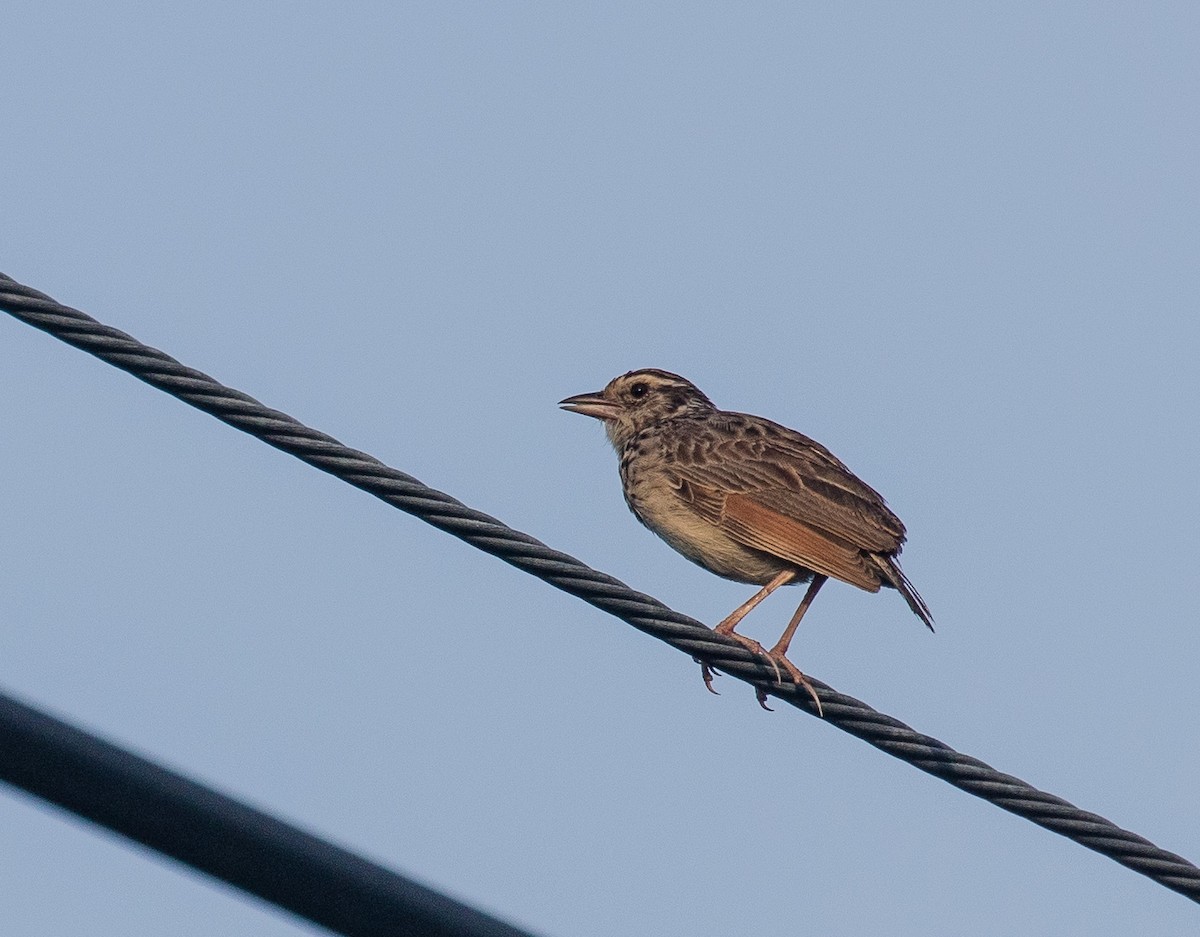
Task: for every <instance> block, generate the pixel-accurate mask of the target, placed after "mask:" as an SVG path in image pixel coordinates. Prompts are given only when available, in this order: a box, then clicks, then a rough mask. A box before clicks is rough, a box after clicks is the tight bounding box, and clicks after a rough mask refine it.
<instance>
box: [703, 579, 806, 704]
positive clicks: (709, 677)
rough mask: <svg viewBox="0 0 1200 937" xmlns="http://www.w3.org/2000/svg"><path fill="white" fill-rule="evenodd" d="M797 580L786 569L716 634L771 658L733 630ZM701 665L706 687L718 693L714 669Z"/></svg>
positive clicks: (738, 608) (741, 606)
mask: <svg viewBox="0 0 1200 937" xmlns="http://www.w3.org/2000/svg"><path fill="white" fill-rule="evenodd" d="M795 578H796V572H795V570H791V569H785V570H784V571H783V572H781V573H779V575H777V576H776V577H775V578H774V579H772V580H771V581H770V582H768V583H767V584H766V585H765V586H763V587H762V588H761V589H759V590H758V591H757V592H756V593H754V595H752V596H750V598H748V599H747V600H746V601H745V602H743V603H742V604H741V605H739V606H738V607H737V608H735V609H734V610H733V611H732V612H730V613H729V614H728V615H727V616H726V617H725V618H724V620H722V621H721V623H720V624H719V625H717V627H716V628H714V629H713V630H714V631H715V632H717V634H723V635H727V636H729V637H731V638H733V639H734V640H735V641H737V642H738V643H739V644H744V645H745V646H746V647H748V648H749V649H750V650H752V651H754V652H755V653H758V654H763V655H765V656H767V657H770V655H769V654H767V652H766V650H765V649H764V648H763V646H762V645H761V644H759V643H758V642H757V641H755V640H754V639H753V638H747V637H746V636H745V635H742V634H738V633H737V632H736V631H734V630H733V629H734V628H736V627H737V626H738V623H739V622H740V621H741V620H742V619H743V618H745V617H746V616H747V615H748V614H749V613H750V612H751V611H752V610H753V609H754V607H755V606H756V605H758V603H759V602H761V601H762V600H763V599H765V598H766V597H767V596H768V595H770V594H771V593H772V592H774V591H775V590H776V589H778V588H779V587H780V586H782V585H786V584H787V583H789V582H791V581H792V580H793V579H795ZM699 663H700V674H701V676H702V677H704V686H705V687H707V688H708V692H709V693H716V692H717V691H716V690H714V689H713V686H712V682H713V669H712V668H711V667H710V666H708V664H706V663H704V661H700V662H699ZM772 663H774V658H772ZM775 674H776V676H777V677H778V676H779V665H778V664H776V665H775ZM718 695H720V694H718ZM760 702H761V701H760Z"/></svg>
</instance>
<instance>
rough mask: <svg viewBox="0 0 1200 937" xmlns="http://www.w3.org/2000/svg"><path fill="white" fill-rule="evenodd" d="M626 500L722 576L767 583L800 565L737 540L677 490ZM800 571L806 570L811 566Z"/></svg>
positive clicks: (646, 520) (697, 560)
mask: <svg viewBox="0 0 1200 937" xmlns="http://www.w3.org/2000/svg"><path fill="white" fill-rule="evenodd" d="M626 500H627V501H628V502H629V507H630V509H631V510H632V511H633V513H634V514H635V515H636V516H637V519H638V520H640V521H641V522H642V523H643V524H645V525H646V526H647V527H649V528H650V529H651V530H652V531H654V532H655V533H656V534H658V535H659V536H660V537H662V538H663V540H665V541H667V543H669V544H670V545H671V546H672V547H674V548H675V549H676V550H678V551H679V552H680V553H682V554H683V555H684V556H686V557H687V558H688V559H689V560H691V561H692V562H693V563H696V564H698V565H700V566H703V567H704V568H705V569H707V570H708V571H709V572H711V573H716V574H717V575H718V576H723V577H725V578H726V579H733V580H735V581H737V582H748V583H757V584H763V583H766V582H769V581H770V580H771V579H773V578H774V577H775V576H777V575H778V574H779V573H781V572H782V571H783V570H785V569H798V567H797V566H796V565H795V564H793V563H789V562H787V561H786V560H781V559H779V558H778V557H776V556H771V555H770V554H769V553H763V552H762V551H761V550H755V549H752V548H751V547H748V546H746V545H745V544H742V543H739V542H738V541H737V540H734V539H733V537H731V536H729V534H727V533H725V531H723V530H721V528H720V527H717V526H716V525H715V524H712V523H710V522H709V521H706V520H705V519H704V518H703V517H700V516H699V515H698V514H696V512H695V511H694V510H692V508H691V507H690V506H689V505H688V504H687V503H686V502H684V501H683V500H682V499H681V498H679V496H678V495H677V494H676V493H675V492H673V491H670V492H668V491H660V492H655V493H654V494H653V495H652V496H650V497H640V498H629V497H627V498H626ZM800 572H801V574H803V573H804V572H807V570H800ZM798 578H801V579H803V578H805V577H804V576H803V575H801V576H800V577H798Z"/></svg>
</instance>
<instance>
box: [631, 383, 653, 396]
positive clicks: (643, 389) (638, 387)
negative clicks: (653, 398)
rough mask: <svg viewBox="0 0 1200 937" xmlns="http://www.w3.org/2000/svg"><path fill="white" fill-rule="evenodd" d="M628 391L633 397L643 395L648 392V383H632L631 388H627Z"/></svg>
mask: <svg viewBox="0 0 1200 937" xmlns="http://www.w3.org/2000/svg"><path fill="white" fill-rule="evenodd" d="M629 393H630V394H631V395H632V396H634V397H645V396H646V394H648V393H650V385H649V384H643V383H641V382H640V381H639V382H638V383H637V384H634V385H633V386H632V387H631V388H629Z"/></svg>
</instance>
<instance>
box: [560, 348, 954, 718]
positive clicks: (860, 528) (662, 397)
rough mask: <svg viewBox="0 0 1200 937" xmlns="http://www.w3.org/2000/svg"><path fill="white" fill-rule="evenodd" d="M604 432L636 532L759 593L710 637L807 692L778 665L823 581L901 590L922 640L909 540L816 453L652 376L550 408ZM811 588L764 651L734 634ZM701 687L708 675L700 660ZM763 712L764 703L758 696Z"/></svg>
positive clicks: (828, 456)
mask: <svg viewBox="0 0 1200 937" xmlns="http://www.w3.org/2000/svg"><path fill="white" fill-rule="evenodd" d="M559 406H560V407H562V408H563V409H564V410H567V411H569V412H572V413H579V414H582V415H584V416H590V417H594V418H595V419H598V420H600V421H601V422H603V424H604V430H605V433H606V435H607V436H608V440H609V442H611V443H612V446H613V448H614V449H615V450H616V451H617V455H618V457H619V467H620V476H621V487H622V490H623V492H624V495H625V501H626V503H627V504H628V506H629V509H630V510H631V511H632V512H633V514H634V516H635V517H637V519H638V520H639V521H641V522H642V523H643V524H644V525H645V526H646V527H648V528H649V529H650V530H652V531H653V532H654V533H656V534H657V535H658V536H659V537H661V538H662V539H663V540H665V541H666V542H667V543H668V544H669V545H670V546H671V547H673V548H674V549H675V550H677V551H678V552H679V553H681V554H683V555H684V556H685V557H687V558H688V559H689V560H691V561H692V562H694V563H697V564H699V565H700V566H702V567H704V568H705V569H707V570H708V571H709V572H712V573H715V574H716V575H718V576H722V577H724V578H725V579H731V580H733V581H735V582H741V583H747V584H752V585H758V586H761V588H760V589H759V591H758V592H756V593H755V594H754V595H753V596H751V597H750V598H749V599H747V600H746V601H745V602H743V603H742V604H741V605H739V606H738V607H737V608H736V609H734V610H733V611H732V612H731V613H730V614H729V615H728V616H726V617H725V618H724V619H723V620H722V621H721V622H720V623H719V624H718V625H717V626H716V627H715V629H714V630H715V631H716V632H717V633H719V634H722V635H726V636H728V637H730V638H732V639H734V640H736V641H738V642H739V643H741V644H742V645H744V646H745V647H748V648H749V649H750V650H751V651H753V652H755V653H758V654H764V655H766V657H767V658H768V659H769V660H770V661H772V662H773V664H774V665H775V670H776V676H777V682H779V683H780V685H782V673H781V671H782V672H786V673H787V674H788V676H789V677H790V678H791V680H792V681H793V682H794V683H796V684H799V685H801V686H803V687H805V688H806V689H807V691H808V693H809V694H810V695H811V696H812V698H813V700H814V702H815V703H816V708H817V712H818V714H821V712H822V711H821V701H820V699H819V698H818V696H817V694H816V691H815V690H814V689H813V686H812V684H811V683H810V682H809V680H808V678H807V677H805V676H804V674H803V673H801V671H800V670H799V669H798V668H797V667H796V666H795V664H793V663H792V662H791V661H790V660H788V658H787V651H788V647H789V646H790V644H791V641H792V638H793V636H794V635H795V633H796V628H797V626H798V625H799V624H800V621H801V619H802V618H803V617H804V615H805V613H806V612H807V611H808V608H809V606H810V605H811V604H812V601H813V599H814V598H816V595H817V592H818V591H820V589H821V587H822V586H823V585H824V584H825V583H826V582H827V581H828V580H829V579H831V578H832V579H838V580H840V581H842V582H845V583H849V584H850V585H853V586H857V587H858V588H860V589H864V590H866V591H867V592H878V591H879V590H880V589H881V588H884V587H886V588H891V589H895V590H896V591H898V592H899V593H900V594H901V595H902V596H903V597H904V600H905V601H906V602H907V603H908V606H909V608H910V609H912V611H913V613H914V614H915V615H916V616H917V617H918V618H920V619H921V621H923V622H924V623H925V625H926V626H927V627H928V628H929V630H930V631H932V630H933V616H932V614H930V611H929V607H928V606H927V605H926V604H925V601H924V599H922V598H921V596H920V594H919V593H918V592H917V590H916V589H915V588H914V587H913V584H912V583H911V582H910V581H909V580H908V577H907V576H905V575H904V572H903V571H902V570H901V568H900V564H899V561H898V559H897V557H898V556H899V554H900V551H901V549H902V547H903V545H904V542H905V537H906V532H905V528H904V524H903V523H901V521H900V518H898V517H897V516H896V515H895V514H894V513H893V512H892V511H891V509H890V508H888V506H887V504H886V502H885V501H884V499H883V497H882V496H881V495H880V494H879V493H878V492H877V491H875V489H874V488H871V487H870V486H869V485H867V484H866V483H865V482H863V481H862V480H861V479H859V478H858V477H857V476H856V475H855V474H854V473H853V472H851V471H850V469H848V468H847V467H846V466H845V465H844V464H843V463H842V462H841V461H839V460H838V459H837V458H836V457H835V456H834V455H833V453H831V452H830V451H829V450H828V449H826V448H825V447H824V446H822V445H821V444H820V443H819V442H816V441H815V440H813V439H810V438H809V437H807V436H805V435H803V434H802V433H799V432H797V431H795V430H793V429H789V428H788V427H786V426H783V425H781V424H779V423H775V422H773V421H771V420H768V419H766V418H764V417H760V416H753V415H751V414H748V413H736V412H733V411H727V410H720V409H718V408H717V407H716V405H715V404H713V402H712V401H711V400H709V398H708V397H707V396H705V394H704V393H703V392H702V391H701V390H700V389H699V388H698V387H697V386H696V385H695V384H693V383H692V382H691V381H689V380H687V379H686V378H683V377H680V376H679V375H678V374H673V373H671V372H670V371H663V370H660V369H658V368H643V369H640V370H636V371H629V372H627V373H625V374H622V375H620V376H619V377H615V378H613V379H612V380H611V381H609V383H608V384H607V386H605V388H604V389H603V390H601V391H598V392H595V393H587V394H576V395H575V396H573V397H567V398H566V399H564V400H561V401H559ZM797 583H808V589H807V590H806V591H805V593H804V598H803V599H802V600H801V601H800V605H799V606H798V607H797V609H796V611H795V614H793V615H792V617H791V619H790V620H789V621H788V624H787V627H786V628H785V629H784V631H783V634H782V635H781V636H780V638H779V641H778V642H777V643H776V644H775V645H774V646H773V647H772V648H771V649H770V650H765V649H764V648H763V646H762V645H761V644H760V643H759V642H757V641H755V640H754V639H752V638H748V637H746V636H745V635H742V634H739V633H738V632H737V631H736V630H735V629H736V628H737V626H738V624H739V623H740V622H741V620H742V619H743V618H744V617H745V616H746V615H747V614H748V613H749V612H750V611H751V610H752V609H754V608H755V606H757V605H758V604H759V603H760V602H762V600H763V599H765V598H766V597H767V596H768V595H770V594H771V593H772V592H774V591H775V590H776V589H778V588H779V587H780V586H784V585H789V584H797ZM699 663H700V665H701V668H702V669H701V675H702V677H703V679H704V684H705V686H706V687H707V688H708V689H709V690H710V691H711V692H714V693H715V692H716V690H714V689H713V685H712V684H713V669H712V667H711V666H709V665H708V664H706V663H704V662H702V661H700V662H699ZM756 692H757V696H758V702H759V704H760V705H761V706H762V707H763V708H764V709H769V708H770V707H768V706H767V704H766V692H765V691H764V690H763V689H762V687H757V688H756Z"/></svg>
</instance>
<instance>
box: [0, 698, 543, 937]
mask: <svg viewBox="0 0 1200 937" xmlns="http://www.w3.org/2000/svg"><path fill="white" fill-rule="evenodd" d="M0 779H2V780H4V781H7V782H8V783H9V784H13V785H15V786H17V787H20V788H23V789H24V790H26V791H28V792H29V793H31V794H36V795H37V796H38V797H41V798H43V799H44V800H48V801H50V802H51V803H53V804H57V805H58V806H60V807H62V808H64V809H66V810H69V811H71V812H72V813H74V814H77V815H78V816H81V817H85V818H86V819H88V820H91V821H92V822H93V823H98V824H100V825H101V826H105V827H108V828H109V829H110V830H115V831H116V832H118V833H120V834H121V835H122V836H127V837H129V838H130V839H132V840H134V841H136V842H139V843H141V844H142V845H144V846H149V847H150V848H151V849H153V850H156V851H157V852H160V853H162V854H163V855H167V856H170V857H171V858H172V859H177V860H179V861H180V862H182V863H185V864H186V865H189V866H191V867H192V868H193V869H198V870H199V871H201V872H207V873H208V874H209V875H211V876H213V877H214V878H219V879H221V880H222V881H225V882H228V883H229V884H230V885H234V886H236V887H238V888H240V889H242V890H243V891H246V892H249V893H250V894H252V895H257V896H258V897H259V898H262V899H263V900H265V901H269V902H270V903H271V904H274V905H277V906H278V907H280V908H284V909H286V910H288V911H291V912H292V913H293V914H296V915H298V916H300V917H302V918H305V919H306V920H309V921H312V922H313V923H315V924H320V925H322V926H323V927H326V928H328V929H329V930H331V931H333V932H334V933H337V934H346V935H347V937H351V935H353V937H395V935H398V934H412V935H420V937H530V934H529V932H528V931H523V930H518V929H517V928H515V927H510V926H509V925H508V924H505V923H503V922H501V921H498V920H496V919H495V918H492V917H489V916H488V915H486V914H483V913H482V912H479V911H476V910H475V909H473V908H469V907H467V906H466V905H464V904H460V903H459V902H457V901H454V900H453V899H451V898H447V897H446V896H445V895H442V894H439V893H438V892H436V891H432V890H431V889H429V888H426V887H425V886H423V885H418V884H417V883H416V882H414V881H412V880H411V879H407V878H404V877H403V876H401V875H397V874H396V873H395V872H392V871H390V870H389V869H385V868H384V867H383V866H380V865H376V864H375V863H374V862H369V861H368V860H366V859H363V858H362V857H360V856H356V855H355V854H354V853H352V852H348V851H346V850H345V849H341V848H339V847H337V846H334V845H333V844H332V843H328V842H326V841H324V840H322V839H318V838H317V837H316V836H313V835H311V834H310V833H305V832H304V831H303V830H300V829H297V828H296V827H294V826H290V825H288V824H287V823H284V822H283V821H282V820H277V819H276V818H274V817H272V816H269V815H267V814H265V813H262V812H260V811H258V810H255V809H254V808H252V807H248V806H246V805H245V804H242V803H239V802H238V801H236V800H233V799H232V798H230V797H226V796H225V795H224V794H219V793H217V792H216V791H214V790H212V789H211V788H208V787H205V786H203V785H202V784H197V783H196V782H195V781H192V780H189V779H188V778H185V777H184V776H183V775H180V774H176V773H175V772H173V771H168V770H167V769H166V768H162V767H160V766H158V765H156V764H154V763H153V762H150V761H147V760H146V759H145V758H141V757H139V756H137V755H135V754H133V753H132V752H128V751H125V750H124V749H121V748H118V747H117V746H116V745H113V744H111V743H109V742H106V741H104V740H103V739H99V738H96V737H95V736H94V735H89V734H88V733H86V732H84V731H82V730H81V729H77V728H75V727H74V726H72V725H68V724H67V723H65V722H62V721H60V720H58V719H55V718H53V717H52V716H48V715H46V714H45V713H41V712H39V711H38V710H36V709H33V708H32V707H30V706H27V705H25V704H24V703H21V702H18V701H17V700H15V699H13V698H12V697H10V696H7V695H5V694H2V693H0Z"/></svg>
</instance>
